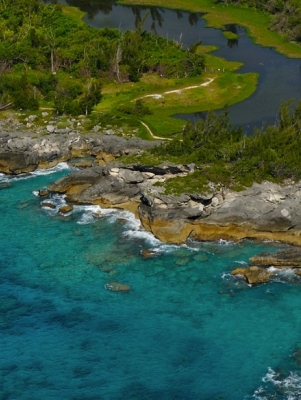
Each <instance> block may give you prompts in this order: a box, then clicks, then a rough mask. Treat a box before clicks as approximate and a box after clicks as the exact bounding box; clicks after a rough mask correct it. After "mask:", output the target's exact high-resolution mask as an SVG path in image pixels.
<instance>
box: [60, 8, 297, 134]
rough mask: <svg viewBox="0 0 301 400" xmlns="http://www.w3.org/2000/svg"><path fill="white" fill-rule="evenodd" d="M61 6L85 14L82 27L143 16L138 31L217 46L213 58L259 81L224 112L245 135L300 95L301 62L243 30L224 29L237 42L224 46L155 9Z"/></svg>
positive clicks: (185, 18)
mask: <svg viewBox="0 0 301 400" xmlns="http://www.w3.org/2000/svg"><path fill="white" fill-rule="evenodd" d="M61 3H63V4H67V5H70V6H76V7H79V8H80V9H82V10H83V11H85V12H86V13H87V16H86V22H87V23H88V24H89V25H91V26H93V27H95V28H102V27H112V28H118V29H121V30H126V29H135V27H136V26H137V24H138V23H139V22H140V21H142V19H143V18H144V17H145V16H146V20H145V22H144V28H145V29H147V30H150V31H153V32H155V33H157V34H158V35H160V36H163V37H166V38H168V39H175V40H177V41H180V42H182V43H183V45H185V46H189V45H191V44H193V43H195V42H197V41H198V40H201V41H202V44H204V45H214V46H218V47H219V50H217V51H215V52H214V53H213V54H215V55H216V56H220V57H223V58H226V59H227V60H231V61H239V62H242V63H244V66H243V67H242V68H241V69H240V70H239V72H240V73H245V72H257V73H259V75H260V77H259V81H258V87H257V90H256V92H255V93H254V94H253V95H252V96H251V97H249V98H248V99H247V100H245V101H243V102H241V103H238V104H236V105H233V106H231V107H230V108H229V115H230V118H231V121H232V122H233V123H234V124H237V125H242V126H243V127H244V129H245V130H246V131H247V132H251V131H252V130H253V127H254V126H261V124H262V123H267V124H274V123H275V120H276V118H277V113H278V110H279V107H280V105H281V101H286V100H290V99H293V100H295V101H296V102H297V101H299V99H300V95H301V68H300V67H301V60H300V59H289V58H287V57H285V56H283V55H281V54H278V53H277V52H276V51H275V50H274V49H272V48H267V47H261V46H259V45H255V44H254V43H253V41H252V39H251V38H250V37H248V36H247V33H246V30H245V29H243V28H241V27H239V26H237V25H230V26H228V27H227V29H229V30H231V31H235V32H236V33H237V34H238V36H239V38H238V40H227V39H226V38H225V37H224V36H223V34H222V32H221V30H219V29H213V28H208V27H206V21H205V20H204V19H202V15H201V14H196V13H190V12H186V11H179V10H169V9H164V8H160V7H145V6H144V7H141V6H125V5H118V4H115V3H113V2H104V1H93V2H85V1H83V0H62V1H61ZM202 115H203V113H195V114H181V115H177V117H180V118H183V119H186V120H192V121H195V120H197V119H199V118H201V117H202Z"/></svg>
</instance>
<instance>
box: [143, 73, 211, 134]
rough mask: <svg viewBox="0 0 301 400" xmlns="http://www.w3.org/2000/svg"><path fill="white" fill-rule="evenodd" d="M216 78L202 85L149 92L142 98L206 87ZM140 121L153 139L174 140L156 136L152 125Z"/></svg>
mask: <svg viewBox="0 0 301 400" xmlns="http://www.w3.org/2000/svg"><path fill="white" fill-rule="evenodd" d="M214 79H215V78H210V79H209V80H208V81H207V82H204V83H201V84H200V85H195V86H187V87H184V88H182V89H176V90H168V91H166V92H163V94H157V93H155V94H147V95H145V96H143V97H140V99H144V98H145V97H153V98H154V99H160V98H162V97H163V95H164V94H169V93H181V92H182V91H183V90H190V89H196V88H199V87H204V86H208V85H210V83H211V82H213V81H214ZM140 123H141V124H142V125H143V126H144V127H145V128H146V129H147V131H148V132H149V134H150V135H151V137H152V138H153V139H159V140H172V139H170V138H164V137H160V136H156V135H154V134H153V132H152V131H151V129H150V127H149V126H148V125H147V124H146V123H145V122H142V121H140Z"/></svg>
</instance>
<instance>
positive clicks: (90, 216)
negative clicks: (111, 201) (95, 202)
mask: <svg viewBox="0 0 301 400" xmlns="http://www.w3.org/2000/svg"><path fill="white" fill-rule="evenodd" d="M73 213H80V214H81V215H80V218H79V220H78V221H77V223H78V224H79V225H87V224H92V223H94V222H96V220H97V219H96V217H95V215H98V214H99V215H100V214H101V213H102V209H101V208H100V207H99V206H92V205H91V206H74V208H73Z"/></svg>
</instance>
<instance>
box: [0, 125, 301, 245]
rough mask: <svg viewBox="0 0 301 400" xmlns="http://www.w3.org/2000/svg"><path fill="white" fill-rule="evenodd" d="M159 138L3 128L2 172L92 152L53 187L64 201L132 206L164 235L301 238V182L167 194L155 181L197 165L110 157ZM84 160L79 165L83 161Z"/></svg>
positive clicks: (173, 238)
mask: <svg viewBox="0 0 301 400" xmlns="http://www.w3.org/2000/svg"><path fill="white" fill-rule="evenodd" d="M150 146H154V143H152V142H148V141H141V140H139V139H137V138H132V139H130V140H126V139H125V138H123V137H118V136H115V135H104V134H97V133H94V134H90V135H85V136H83V135H79V134H49V135H47V136H45V137H43V136H41V137H38V138H37V137H35V136H28V135H27V136H26V135H24V136H22V135H20V133H18V135H14V134H9V133H3V134H0V172H2V173H6V174H19V173H22V172H30V171H33V170H34V169H36V168H47V167H51V166H53V165H55V164H57V163H58V162H59V161H66V160H70V159H72V158H76V157H86V156H92V157H93V161H89V162H88V163H83V164H85V166H89V165H92V164H93V165H94V166H93V167H91V168H86V169H81V170H78V171H75V172H73V173H72V174H70V175H69V176H67V177H65V178H63V179H61V180H60V181H58V182H55V183H54V184H53V185H51V186H50V188H49V190H50V192H59V193H65V194H66V196H67V201H68V202H70V203H80V204H99V205H101V206H104V207H120V208H125V209H129V210H131V211H133V212H134V213H135V214H136V216H137V217H138V218H140V220H141V222H142V225H143V227H144V228H145V229H146V230H148V231H151V232H152V233H153V234H154V235H155V236H156V237H157V238H159V239H160V240H161V241H164V242H168V243H185V242H186V241H187V239H188V238H191V239H196V240H203V241H206V240H218V239H226V240H241V239H245V238H250V239H258V240H277V241H282V242H286V243H290V244H294V245H301V211H300V203H301V183H294V184H290V185H276V184H272V183H270V182H265V183H262V184H254V185H253V186H252V187H251V188H249V189H247V190H245V191H242V192H239V193H237V192H232V191H226V190H223V191H220V190H219V189H217V188H215V187H214V186H212V189H211V191H210V193H205V194H204V193H184V194H182V195H181V196H167V195H164V194H163V188H162V187H159V186H156V185H155V184H156V183H158V182H164V181H166V180H167V179H171V178H176V177H177V176H183V175H185V174H189V173H190V172H191V171H193V168H194V166H193V165H190V166H188V165H186V166H185V165H170V164H164V165H161V166H156V167H154V166H146V165H144V166H143V165H129V166H125V165H121V164H119V163H116V162H110V160H112V159H115V158H118V157H119V156H120V155H124V154H131V153H137V152H139V151H142V150H143V149H145V148H148V147H150ZM83 164H81V165H82V166H84V165H83Z"/></svg>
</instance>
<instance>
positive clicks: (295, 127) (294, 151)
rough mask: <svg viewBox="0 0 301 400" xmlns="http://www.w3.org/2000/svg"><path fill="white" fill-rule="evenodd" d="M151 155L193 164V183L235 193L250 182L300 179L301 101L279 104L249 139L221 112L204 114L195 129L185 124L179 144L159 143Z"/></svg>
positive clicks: (225, 113)
mask: <svg viewBox="0 0 301 400" xmlns="http://www.w3.org/2000/svg"><path fill="white" fill-rule="evenodd" d="M152 153H153V155H154V156H157V157H164V158H169V159H174V160H175V159H176V160H178V161H179V160H181V161H182V162H185V163H191V162H194V163H195V164H196V165H197V166H198V169H199V170H198V172H197V173H196V176H197V177H198V179H197V183H198V184H204V183H206V182H207V183H208V182H209V181H213V182H216V183H218V182H220V183H222V184H223V185H225V186H227V187H232V188H236V189H238V188H239V187H240V186H241V187H243V186H248V185H250V184H252V183H253V182H254V181H256V182H261V181H263V180H270V181H274V182H280V181H283V180H285V179H291V180H295V179H296V180H297V179H301V166H300V160H301V102H300V103H299V105H298V106H297V107H296V108H295V110H292V107H291V104H290V102H286V103H283V104H282V106H281V109H280V111H279V115H278V120H277V123H276V124H275V125H272V126H267V127H265V126H263V127H262V128H261V129H257V130H255V133H254V134H253V135H252V136H246V135H245V134H244V133H243V132H242V130H241V129H240V128H237V127H234V126H233V125H231V123H230V122H229V118H228V114H227V110H225V111H224V112H223V114H222V115H220V116H218V115H216V114H214V113H209V114H208V115H207V117H206V118H205V119H203V120H199V121H198V122H197V123H196V124H195V125H191V124H187V125H186V127H185V129H184V132H183V140H178V141H172V142H168V143H165V144H163V145H161V146H160V147H157V148H155V149H153V150H152ZM189 179H190V180H191V179H192V178H189Z"/></svg>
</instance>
